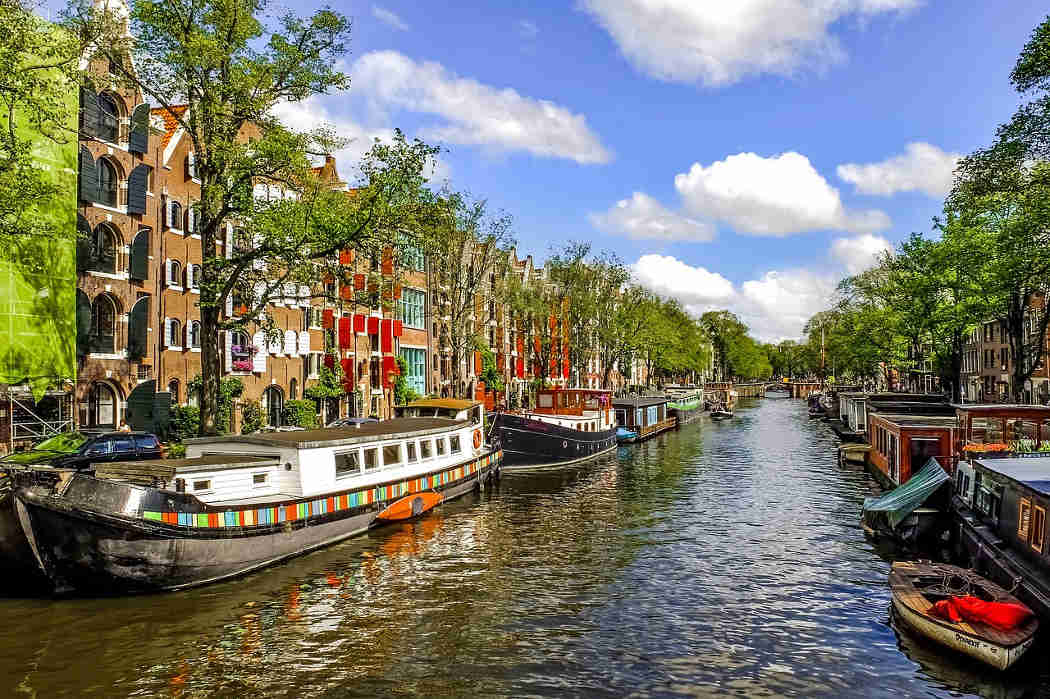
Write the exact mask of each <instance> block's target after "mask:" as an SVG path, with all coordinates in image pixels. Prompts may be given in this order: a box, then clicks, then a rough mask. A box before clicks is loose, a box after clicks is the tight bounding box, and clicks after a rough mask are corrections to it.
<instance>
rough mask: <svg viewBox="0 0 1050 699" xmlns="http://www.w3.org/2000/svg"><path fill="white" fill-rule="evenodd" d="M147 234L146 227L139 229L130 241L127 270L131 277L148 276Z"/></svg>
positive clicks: (148, 232) (144, 277)
mask: <svg viewBox="0 0 1050 699" xmlns="http://www.w3.org/2000/svg"><path fill="white" fill-rule="evenodd" d="M149 234H150V231H149V229H148V228H146V229H144V230H140V231H139V232H138V235H136V236H135V240H134V241H133V242H132V243H131V264H130V265H129V267H130V269H129V270H128V271H129V273H130V276H131V278H132V279H146V278H148V277H149Z"/></svg>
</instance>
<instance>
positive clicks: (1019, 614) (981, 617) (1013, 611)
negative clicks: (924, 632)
mask: <svg viewBox="0 0 1050 699" xmlns="http://www.w3.org/2000/svg"><path fill="white" fill-rule="evenodd" d="M930 614H932V615H933V616H935V617H939V618H941V619H947V620H948V621H950V622H952V623H953V624H958V623H959V622H960V621H968V622H970V623H971V624H987V625H988V626H991V627H992V628H994V629H999V630H1000V631H1010V630H1012V629H1016V628H1017V627H1019V626H1021V625H1023V624H1024V623H1025V622H1027V621H1028V620H1029V619H1030V618H1031V617H1032V610H1031V609H1029V608H1028V607H1026V606H1024V605H1023V604H1015V603H1013V602H986V601H985V600H983V599H981V598H980V597H951V598H949V599H942V600H940V601H939V602H937V603H936V604H934V605H933V607H932V608H931V609H930Z"/></svg>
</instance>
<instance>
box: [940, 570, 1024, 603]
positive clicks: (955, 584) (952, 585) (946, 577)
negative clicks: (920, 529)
mask: <svg viewBox="0 0 1050 699" xmlns="http://www.w3.org/2000/svg"><path fill="white" fill-rule="evenodd" d="M941 572H942V576H943V577H942V578H941V582H940V583H936V584H933V585H928V586H926V587H924V588H922V591H923V593H929V594H933V595H938V596H943V597H968V596H970V595H972V594H973V592H974V589H975V588H977V589H979V590H981V591H982V592H984V593H985V594H987V595H989V596H991V597H993V598H994V600H993V601H995V602H998V601H1000V600H1003V599H1006V598H1007V597H1009V596H1011V595H1012V594H1013V592H1014V590H1016V589H1017V587H1018V586H1019V585H1020V583H1021V579H1020V578H1015V579H1014V585H1013V587H1012V588H1010V589H1009V590H1004V591H1003V593H1002V594H1000V593H999V592H998V591H997V589H996V588H997V587H998V586H994V587H993V586H988V585H986V583H987V582H988V581H987V580H985V578H984V577H982V576H981V575H980V574H978V573H977V571H975V570H972V569H971V570H961V569H960V570H950V571H949V570H945V571H941Z"/></svg>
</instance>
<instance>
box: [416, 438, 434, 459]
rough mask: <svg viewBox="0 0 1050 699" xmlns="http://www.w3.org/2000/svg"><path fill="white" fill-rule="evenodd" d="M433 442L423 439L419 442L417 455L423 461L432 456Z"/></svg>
mask: <svg viewBox="0 0 1050 699" xmlns="http://www.w3.org/2000/svg"><path fill="white" fill-rule="evenodd" d="M433 448H434V446H433V442H430V441H425V442H420V443H419V457H420V458H421V459H423V460H424V461H425V460H427V459H429V458H430V457H431V456H433V455H434V454H433Z"/></svg>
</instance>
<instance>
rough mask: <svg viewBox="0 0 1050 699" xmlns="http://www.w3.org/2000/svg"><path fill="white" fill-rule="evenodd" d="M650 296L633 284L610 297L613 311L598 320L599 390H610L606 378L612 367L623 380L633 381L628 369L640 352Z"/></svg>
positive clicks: (607, 312) (607, 378) (608, 311)
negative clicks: (600, 373) (600, 376)
mask: <svg viewBox="0 0 1050 699" xmlns="http://www.w3.org/2000/svg"><path fill="white" fill-rule="evenodd" d="M649 296H650V294H649V292H648V291H646V290H645V289H643V288H642V287H640V286H638V285H637V284H632V285H630V286H628V287H627V288H625V289H623V291H622V292H619V293H617V294H615V295H614V296H613V297H612V299H611V301H610V305H611V306H612V308H611V309H608V310H607V311H606V316H605V317H604V318H602V319H600V320H599V321H598V328H597V332H598V339H599V362H600V364H601V370H602V388H606V389H607V388H609V376H610V374H611V373H612V370H613V368H614V367H616V368H618V369H619V372H620V375H621V376H622V377H623V378H624V379H628V380H629V379H631V378H633V377H632V376H631V366H632V365H633V364H634V359H635V357H636V356H637V354H638V351H639V347H640V339H641V332H642V328H643V327H645V323H646V316H645V309H646V308H647V304H646V300H647V298H648V297H649Z"/></svg>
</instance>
